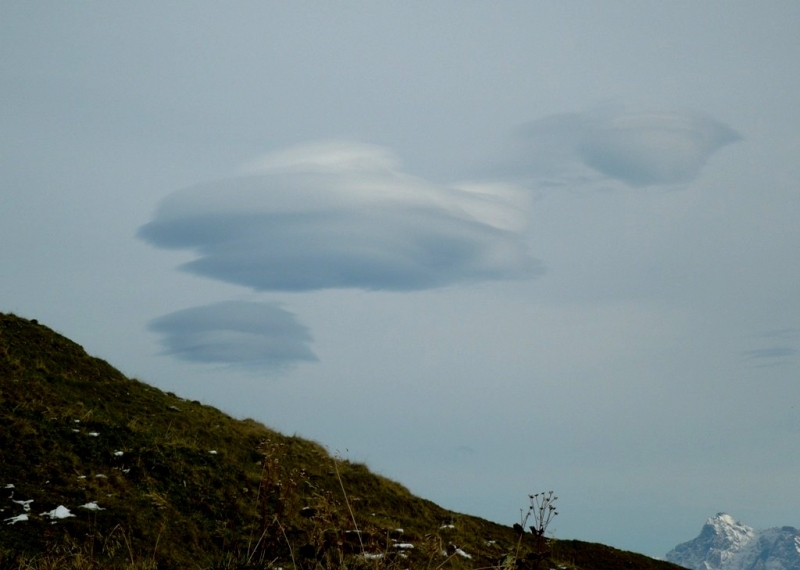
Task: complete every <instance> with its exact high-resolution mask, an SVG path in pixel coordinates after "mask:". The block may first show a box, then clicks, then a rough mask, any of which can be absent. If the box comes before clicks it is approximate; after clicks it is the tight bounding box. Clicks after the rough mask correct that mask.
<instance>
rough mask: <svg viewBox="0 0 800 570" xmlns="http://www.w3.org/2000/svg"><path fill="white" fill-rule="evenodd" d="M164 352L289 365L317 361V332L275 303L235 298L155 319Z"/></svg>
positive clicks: (195, 357) (153, 326)
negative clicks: (313, 345) (314, 345)
mask: <svg viewBox="0 0 800 570" xmlns="http://www.w3.org/2000/svg"><path fill="white" fill-rule="evenodd" d="M148 328H149V329H150V330H151V331H153V332H157V333H160V334H161V335H163V338H162V341H161V344H162V346H163V347H164V352H165V353H166V354H169V355H171V356H174V357H176V358H180V359H182V360H188V361H192V362H202V363H212V364H229V365H237V366H245V367H259V368H275V369H283V368H286V367H288V366H291V365H294V364H297V363H299V362H315V361H317V357H316V356H315V355H314V353H313V352H312V351H311V349H310V348H309V346H308V344H309V343H310V342H311V340H312V339H311V335H310V334H309V332H308V329H307V328H306V327H305V326H303V325H301V324H300V323H299V322H297V319H296V318H295V316H294V315H293V314H292V313H289V312H288V311H285V310H283V309H281V308H280V307H278V306H277V305H274V304H267V303H250V302H243V301H229V302H223V303H216V304H213V305H206V306H202V307H192V308H190V309H183V310H181V311H176V312H174V313H170V314H168V315H164V316H163V317H159V318H157V319H153V320H152V321H150V324H149V326H148Z"/></svg>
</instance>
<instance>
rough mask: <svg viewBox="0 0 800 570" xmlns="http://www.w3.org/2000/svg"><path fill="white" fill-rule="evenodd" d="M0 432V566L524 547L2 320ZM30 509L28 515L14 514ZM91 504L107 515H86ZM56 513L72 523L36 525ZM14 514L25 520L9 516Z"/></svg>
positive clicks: (395, 557) (412, 562) (579, 565)
mask: <svg viewBox="0 0 800 570" xmlns="http://www.w3.org/2000/svg"><path fill="white" fill-rule="evenodd" d="M0 426H2V429H0V509H2V511H0V519H2V521H0V522H1V523H2V524H0V570H1V569H3V568H20V569H23V568H26V569H27V568H29V569H32V570H33V569H37V570H43V569H46V568H54V569H55V568H73V569H94V568H131V569H134V568H135V569H145V568H148V569H154V568H159V569H167V568H181V569H183V568H190V569H191V568H203V569H223V568H225V569H247V568H285V569H286V568H293V567H294V568H298V569H299V568H303V569H312V568H314V569H326V568H345V567H347V568H374V569H384V568H385V569H390V568H397V569H398V570H400V569H402V568H409V567H424V568H485V567H492V566H496V565H497V564H498V563H499V561H501V560H503V559H504V557H505V556H506V555H507V554H508V553H509V552H512V551H514V548H515V546H516V544H517V540H518V537H517V535H516V534H515V533H514V531H513V530H512V529H511V528H510V527H505V526H502V525H497V524H494V523H491V522H488V521H485V520H482V519H480V518H477V517H471V516H468V515H463V514H458V513H454V512H451V511H447V510H445V509H443V508H441V507H439V506H437V505H435V504H433V503H432V502H430V501H426V500H424V499H421V498H418V497H415V496H413V495H412V494H411V493H409V491H408V490H407V489H406V488H405V487H403V486H402V485H400V484H399V483H396V482H394V481H391V480H389V479H386V478H384V477H381V476H378V475H375V474H373V473H371V472H370V471H369V469H368V468H367V467H366V466H365V465H362V464H359V463H353V462H350V461H347V460H343V459H341V458H336V457H332V456H331V455H330V454H329V453H328V452H327V451H326V450H325V449H324V448H323V447H322V446H320V445H319V444H317V443H315V442H312V441H308V440H305V439H302V438H299V437H289V436H286V435H283V434H280V433H278V432H276V431H274V430H271V429H269V428H267V427H265V426H263V425H261V424H259V423H257V422H255V421H253V420H236V419H233V418H231V417H229V416H227V415H225V414H223V413H222V412H220V411H219V410H217V409H215V408H213V407H210V406H205V405H202V404H200V403H199V402H192V401H187V400H183V399H182V398H180V397H178V396H176V395H174V394H170V393H164V392H162V391H161V390H158V389H156V388H153V387H151V386H148V385H147V384H145V383H143V382H140V381H138V380H134V379H129V378H126V377H125V376H124V375H122V374H121V373H120V372H119V371H117V370H115V369H114V368H113V367H111V366H110V365H109V364H108V363H106V362H104V361H103V360H100V359H98V358H93V357H91V356H88V355H87V354H86V353H85V352H84V350H83V349H82V348H81V347H80V346H79V345H77V344H75V343H74V342H72V341H70V340H69V339H66V338H64V337H62V336H61V335H59V334H57V333H55V332H53V331H52V330H50V329H48V328H47V327H45V326H42V325H39V324H38V323H36V322H35V321H28V320H25V319H22V318H19V317H16V316H14V315H6V314H0ZM93 434H97V435H93ZM212 451H214V452H216V453H211V452H212ZM119 452H122V453H121V454H120V453H119ZM7 485H13V488H11V487H8V488H6V486H7ZM31 500H32V501H33V502H32V503H29V506H30V512H27V513H25V512H24V511H23V508H24V507H23V505H22V504H21V503H15V502H14V501H31ZM90 502H96V503H97V504H98V505H99V506H100V507H101V508H102V509H103V510H99V511H93V510H88V509H85V508H81V507H80V506H81V505H85V504H87V503H90ZM59 505H63V506H66V507H67V508H69V509H70V511H71V512H72V513H73V514H74V515H75V516H74V517H70V518H66V519H59V520H56V521H51V520H50V519H49V518H48V517H46V516H44V515H43V513H46V512H48V511H51V510H53V509H55V508H56V507H58V506H59ZM20 514H27V515H28V516H29V519H28V520H27V521H22V522H17V523H15V524H10V521H9V520H7V519H11V518H12V517H16V516H18V515H20ZM449 525H452V526H453V527H454V528H450V527H449ZM396 529H402V532H399V531H397V530H396ZM355 531H359V532H358V533H357V532H355ZM398 543H408V544H413V545H414V548H413V549H400V548H398V547H397V546H396V544H398ZM530 544H531V543H530V542H527V539H526V542H524V543H523V545H522V550H521V553H524V552H525V551H526V549H530ZM456 547H457V548H460V549H462V550H463V551H464V552H467V553H469V554H470V555H471V556H472V558H471V559H466V558H463V557H462V556H460V555H458V554H457V553H455V550H454V549H455V548H456ZM552 551H553V563H552V566H553V567H558V566H562V567H566V568H569V569H586V570H589V569H598V570H599V569H605V568H642V569H650V568H652V569H662V568H663V569H667V568H677V567H675V566H673V565H671V564H668V563H666V562H660V561H656V560H653V559H650V558H647V557H644V556H641V555H638V554H633V553H625V552H621V551H618V550H615V549H611V548H608V547H604V546H601V545H592V544H588V543H583V542H578V541H552ZM443 552H444V553H445V554H443ZM364 553H367V554H369V555H373V556H374V557H365V556H364ZM377 555H380V557H377ZM511 563H513V561H511ZM511 563H509V564H511ZM518 567H520V568H522V567H524V564H522V563H521V565H520V566H518Z"/></svg>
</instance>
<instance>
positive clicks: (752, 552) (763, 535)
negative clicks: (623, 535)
mask: <svg viewBox="0 0 800 570" xmlns="http://www.w3.org/2000/svg"><path fill="white" fill-rule="evenodd" d="M666 558H667V560H669V561H670V562H673V563H675V564H679V565H680V566H683V567H685V568H690V569H692V570H800V531H798V530H797V529H796V528H793V527H790V526H784V527H775V528H770V529H766V530H755V529H753V528H751V527H749V526H747V525H745V524H742V523H741V522H739V521H737V520H736V519H734V518H733V517H732V516H730V515H728V514H726V513H718V514H717V515H716V516H713V517H710V518H709V519H708V520H706V524H705V525H703V528H702V530H701V531H700V535H699V536H698V537H697V538H695V539H694V540H691V541H689V542H684V543H683V544H679V545H678V546H676V547H675V548H674V549H672V550H671V551H670V552H668V553H667V556H666Z"/></svg>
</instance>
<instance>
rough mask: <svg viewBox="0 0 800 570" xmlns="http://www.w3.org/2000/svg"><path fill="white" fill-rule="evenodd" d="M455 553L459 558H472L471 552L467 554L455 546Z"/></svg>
mask: <svg viewBox="0 0 800 570" xmlns="http://www.w3.org/2000/svg"><path fill="white" fill-rule="evenodd" d="M456 554H458V555H459V556H460V557H461V558H466V559H468V560H471V559H472V555H471V554H467V553H466V552H464V551H463V550H461V549H460V548H456Z"/></svg>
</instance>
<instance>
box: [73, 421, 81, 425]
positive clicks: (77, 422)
mask: <svg viewBox="0 0 800 570" xmlns="http://www.w3.org/2000/svg"><path fill="white" fill-rule="evenodd" d="M72 421H73V422H75V423H76V424H79V423H81V420H72Z"/></svg>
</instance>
